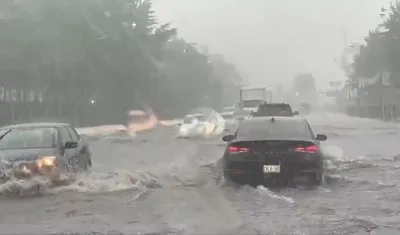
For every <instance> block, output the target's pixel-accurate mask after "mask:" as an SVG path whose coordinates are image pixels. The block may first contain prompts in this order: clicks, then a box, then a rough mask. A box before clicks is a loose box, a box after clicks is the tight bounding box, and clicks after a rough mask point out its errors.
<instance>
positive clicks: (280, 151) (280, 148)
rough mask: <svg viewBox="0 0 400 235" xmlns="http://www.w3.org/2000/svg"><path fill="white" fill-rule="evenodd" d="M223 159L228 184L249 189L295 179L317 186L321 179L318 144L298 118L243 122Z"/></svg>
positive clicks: (319, 137)
mask: <svg viewBox="0 0 400 235" xmlns="http://www.w3.org/2000/svg"><path fill="white" fill-rule="evenodd" d="M222 139H223V140H224V141H225V142H229V143H228V145H227V148H226V150H225V153H224V156H223V158H222V168H223V172H224V177H225V179H227V180H228V181H233V182H235V183H238V184H248V185H252V186H256V185H263V184H271V183H272V184H276V183H283V184H285V183H286V184H291V183H293V182H294V180H296V179H297V178H303V179H306V181H307V182H308V183H310V184H312V185H319V184H321V182H322V176H323V158H324V156H323V153H322V152H321V150H320V141H324V140H326V139H327V137H326V136H325V135H320V134H318V135H316V136H314V134H313V132H312V130H311V127H310V125H309V124H308V122H307V121H306V120H305V119H303V118H299V117H255V118H251V119H247V120H244V121H242V122H241V123H240V124H239V127H238V130H237V131H236V133H235V134H234V135H227V136H224V137H223V138H222Z"/></svg>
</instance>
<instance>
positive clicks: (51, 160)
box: [37, 156, 56, 168]
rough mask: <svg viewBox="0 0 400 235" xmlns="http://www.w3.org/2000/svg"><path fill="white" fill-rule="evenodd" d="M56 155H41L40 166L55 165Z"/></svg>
mask: <svg viewBox="0 0 400 235" xmlns="http://www.w3.org/2000/svg"><path fill="white" fill-rule="evenodd" d="M55 161H56V157H55V156H44V157H40V158H39V160H38V161H37V165H38V167H39V168H42V167H52V166H54V165H55Z"/></svg>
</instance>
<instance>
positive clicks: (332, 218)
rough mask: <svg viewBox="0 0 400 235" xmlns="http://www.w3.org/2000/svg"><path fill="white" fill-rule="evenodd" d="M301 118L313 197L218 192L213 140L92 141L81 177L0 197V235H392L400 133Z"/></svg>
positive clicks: (375, 124) (357, 122) (301, 192)
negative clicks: (315, 147)
mask: <svg viewBox="0 0 400 235" xmlns="http://www.w3.org/2000/svg"><path fill="white" fill-rule="evenodd" d="M307 119H308V121H309V122H310V124H311V126H312V127H313V130H314V132H315V133H323V134H326V135H327V136H328V141H326V142H325V143H324V144H323V147H324V152H325V153H326V155H327V161H326V167H327V173H326V176H325V183H324V185H323V186H321V187H319V188H318V189H313V190H309V189H302V188H295V189H294V188H291V189H280V190H273V191H272V190H269V189H267V188H263V187H259V188H257V189H254V188H250V187H244V188H241V189H238V190H237V189H232V188H229V187H226V186H224V185H223V184H221V183H219V182H218V181H216V180H215V178H217V174H216V173H215V163H216V161H217V160H218V158H219V157H220V156H222V153H223V151H224V145H223V144H222V143H221V142H220V141H218V140H215V141H191V140H175V139H173V137H172V135H158V134H157V135H154V136H148V137H147V139H145V140H144V139H141V140H134V141H123V142H115V141H111V140H96V141H93V142H92V143H91V149H92V152H93V165H94V166H93V167H94V168H93V172H92V174H91V175H90V176H82V178H81V179H80V180H79V181H78V182H76V183H74V184H73V185H68V186H62V187H58V188H43V189H42V190H41V192H40V194H39V195H33V196H32V195H30V196H25V197H3V198H1V199H0V208H1V210H0V234H27V233H29V234H32V233H35V234H57V233H63V234H69V233H75V234H76V233H78V234H90V233H93V234H94V233H95V232H98V233H100V234H107V233H108V234H110V233H111V234H112V233H122V234H139V233H140V234H268V233H275V234H307V235H308V234H310V235H314V234H315V235H323V234H356V235H365V234H388V235H392V234H400V233H399V232H400V231H397V232H396V229H400V225H399V223H398V221H400V204H399V203H398V202H399V200H400V190H399V189H400V173H399V172H400V155H397V154H399V153H400V151H399V150H400V145H399V143H400V142H399V139H400V132H399V127H400V126H399V125H397V124H393V123H382V122H379V121H376V120H369V119H358V118H350V117H346V116H344V115H340V114H312V115H310V116H309V117H307ZM28 183H30V184H40V183H41V182H28ZM28 183H26V184H19V183H17V182H14V183H13V184H9V185H3V186H0V190H1V191H3V192H5V191H7V190H8V191H10V190H16V189H19V190H25V189H27V188H29V187H30V185H29V184H28Z"/></svg>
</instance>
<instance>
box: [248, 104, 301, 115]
mask: <svg viewBox="0 0 400 235" xmlns="http://www.w3.org/2000/svg"><path fill="white" fill-rule="evenodd" d="M298 114H299V112H297V111H293V110H292V107H291V106H290V104H286V103H264V104H260V105H259V106H258V108H257V111H256V112H253V113H252V116H253V117H272V116H275V117H276V116H281V117H293V116H296V115H298Z"/></svg>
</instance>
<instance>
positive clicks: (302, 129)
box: [237, 120, 311, 140]
mask: <svg viewBox="0 0 400 235" xmlns="http://www.w3.org/2000/svg"><path fill="white" fill-rule="evenodd" d="M310 136H311V134H310V133H309V130H308V128H307V126H306V125H305V123H304V122H301V121H293V122H291V121H279V120H276V121H275V122H272V121H265V122H258V121H257V122H247V123H242V124H241V125H240V126H239V128H238V132H237V138H239V139H252V140H257V139H279V138H290V137H310Z"/></svg>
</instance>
